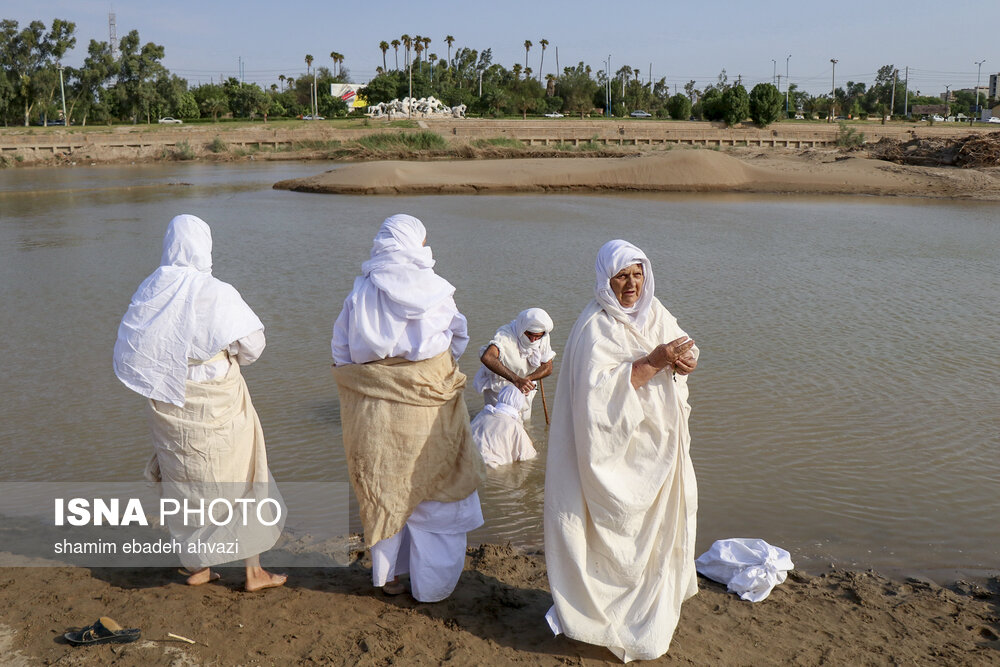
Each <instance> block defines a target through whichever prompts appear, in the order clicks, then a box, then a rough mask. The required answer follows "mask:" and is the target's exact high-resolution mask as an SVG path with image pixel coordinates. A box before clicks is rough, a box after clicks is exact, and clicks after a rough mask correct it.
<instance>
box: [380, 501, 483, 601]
mask: <svg viewBox="0 0 1000 667" xmlns="http://www.w3.org/2000/svg"><path fill="white" fill-rule="evenodd" d="M481 525H483V512H482V508H481V507H480V505H479V492H478V491H473V492H472V493H471V494H470V495H469V496H468V497H467V498H465V499H463V500H459V501H456V502H453V503H440V502H437V501H433V500H425V501H424V502H422V503H420V504H419V505H417V507H416V509H414V510H413V514H411V515H410V518H409V519H407V520H406V525H404V526H403V529H402V530H401V531H399V532H398V533H396V534H395V535H393V536H392V537H387V538H385V539H384V540H380V541H379V542H376V543H375V544H374V545H372V548H371V552H372V583H373V584H374V585H375V586H384V585H386V584H387V583H388V582H390V581H392V580H393V579H395V578H396V577H398V576H400V575H403V574H409V575H410V592H411V593H412V594H413V597H414V598H415V599H416V600H418V601H420V602H440V601H441V600H444V599H445V598H447V597H448V596H449V595H451V593H452V591H454V590H455V586H456V585H458V579H459V577H461V576H462V570H463V569H464V568H465V547H466V545H467V543H468V540H467V537H466V533H468V532H469V531H470V530H473V529H475V528H478V527H479V526H481Z"/></svg>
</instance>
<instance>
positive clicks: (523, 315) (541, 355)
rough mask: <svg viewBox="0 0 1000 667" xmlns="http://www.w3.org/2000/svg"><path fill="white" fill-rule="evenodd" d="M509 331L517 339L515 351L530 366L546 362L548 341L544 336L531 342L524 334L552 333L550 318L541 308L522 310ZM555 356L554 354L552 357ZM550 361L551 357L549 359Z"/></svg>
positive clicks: (512, 322)
mask: <svg viewBox="0 0 1000 667" xmlns="http://www.w3.org/2000/svg"><path fill="white" fill-rule="evenodd" d="M510 328H511V331H512V332H513V333H514V336H516V338H517V349H518V350H519V351H520V352H521V356H522V357H524V358H525V359H527V360H528V363H529V364H530V365H531V366H535V367H537V366H540V365H541V364H542V362H543V361H548V360H549V359H546V358H545V357H546V356H548V352H549V350H550V345H549V340H548V338H547V337H546V336H542V337H541V338H539V339H538V340H536V341H534V342H532V341H530V340H528V337H527V336H525V335H524V334H525V333H526V332H528V331H530V332H531V333H543V334H547V333H549V332H550V331H552V318H551V317H549V314H548V313H546V312H545V311H544V310H542V309H541V308H528V309H527V310H522V311H521V312H520V313H518V315H517V317H515V318H514V319H513V320H512V321H511V323H510ZM552 356H553V357H554V356H555V355H554V354H553V355H552ZM549 358H550V359H551V357H549Z"/></svg>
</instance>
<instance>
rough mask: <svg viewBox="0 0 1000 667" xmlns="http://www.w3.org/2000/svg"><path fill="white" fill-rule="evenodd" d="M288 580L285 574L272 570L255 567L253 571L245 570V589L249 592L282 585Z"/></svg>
mask: <svg viewBox="0 0 1000 667" xmlns="http://www.w3.org/2000/svg"><path fill="white" fill-rule="evenodd" d="M286 581H288V575H287V574H275V573H273V572H268V571H267V570H265V569H263V568H257V570H256V571H255V572H252V573H251V572H250V570H249V569H248V570H247V586H246V589H247V591H249V592H251V593H252V592H254V591H261V590H264V589H265V588H277V587H278V586H284V585H285V582H286Z"/></svg>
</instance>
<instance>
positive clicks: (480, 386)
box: [472, 308, 556, 421]
mask: <svg viewBox="0 0 1000 667" xmlns="http://www.w3.org/2000/svg"><path fill="white" fill-rule="evenodd" d="M525 331H531V332H534V333H542V332H544V333H545V334H546V335H545V336H542V338H540V339H539V340H537V341H535V342H534V343H532V342H531V341H529V340H528V339H527V338H526V337H525V336H524V332H525ZM550 331H552V319H551V318H550V317H549V315H548V313H546V312H545V311H544V310H542V309H541V308H529V309H527V310H523V311H521V312H520V313H519V314H518V316H517V317H516V318H514V319H513V320H511V321H510V322H508V323H507V324H505V325H503V326H502V327H500V328H499V329H497V331H496V333H495V334H493V338H491V339H490V342H489V343H487V344H486V345H484V346H483V347H481V348H480V349H479V356H480V357H482V356H483V354H484V353H485V352H486V350H487V348H489V346H490V345H494V346H496V348H497V351H498V352H499V353H500V363H502V364H503V365H504V366H506V367H507V368H508V369H509V370H510V371H511V372H513V373H515V374H516V375H519V376H520V377H526V376H528V375H530V374H531V373H534V372H535V371H536V370H538V367H539V366H541V365H542V364H543V363H545V362H546V361H552V360H553V359H554V358H555V356H556V353H555V352H554V351H553V350H552V345H551V343H550V342H549V336H548V333H549V332H550ZM507 386H513V385H511V383H510V382H508V381H507V380H505V379H504V378H502V377H500V376H499V375H497V374H496V373H494V372H493V371H491V370H490V369H488V368H487V367H486V366H480V367H479V370H478V371H477V372H476V375H475V377H474V378H473V380H472V388H473V389H475V390H476V391H477V392H478V393H480V394H482V395H483V403H484V404H485V405H494V406H495V405H496V404H497V397H498V396H499V394H500V390H501V389H503V388H504V387H507ZM536 393H538V390H537V389H532V390H531V391H530V392H528V394H526V399H527V400H526V401H525V403H524V408H522V409H521V418H522V419H524V420H525V421H527V420H529V419H531V404H532V401H533V400H534V399H535V394H536Z"/></svg>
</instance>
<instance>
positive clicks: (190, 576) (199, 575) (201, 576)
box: [177, 567, 222, 586]
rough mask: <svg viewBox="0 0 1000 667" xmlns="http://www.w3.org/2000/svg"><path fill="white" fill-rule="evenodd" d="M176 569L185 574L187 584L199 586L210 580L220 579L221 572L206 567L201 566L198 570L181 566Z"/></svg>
mask: <svg viewBox="0 0 1000 667" xmlns="http://www.w3.org/2000/svg"><path fill="white" fill-rule="evenodd" d="M177 571H178V572H180V573H181V574H183V575H186V576H187V580H186V582H187V585H188V586H201V585H202V584H207V583H209V582H210V581H218V580H219V579H222V575H221V574H219V573H218V572H212V570H211V569H209V568H207V567H203V568H201V569H200V570H189V569H187V568H184V567H182V568H181V569H179V570H177Z"/></svg>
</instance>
